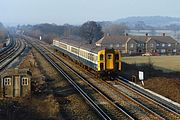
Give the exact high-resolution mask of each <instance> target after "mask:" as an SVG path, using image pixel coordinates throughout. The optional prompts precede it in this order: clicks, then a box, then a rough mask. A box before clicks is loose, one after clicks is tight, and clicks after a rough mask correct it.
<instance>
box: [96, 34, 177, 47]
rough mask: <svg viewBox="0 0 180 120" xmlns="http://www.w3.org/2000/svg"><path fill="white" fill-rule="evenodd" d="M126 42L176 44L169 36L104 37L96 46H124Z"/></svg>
mask: <svg viewBox="0 0 180 120" xmlns="http://www.w3.org/2000/svg"><path fill="white" fill-rule="evenodd" d="M128 40H134V41H136V42H137V43H145V42H147V41H148V40H154V41H156V42H160V43H177V41H176V40H175V39H173V38H172V37H170V36H111V35H109V36H104V37H103V38H102V39H100V40H99V41H97V42H96V44H102V45H106V44H118V43H121V44H125V43H126V42H127V41H128Z"/></svg>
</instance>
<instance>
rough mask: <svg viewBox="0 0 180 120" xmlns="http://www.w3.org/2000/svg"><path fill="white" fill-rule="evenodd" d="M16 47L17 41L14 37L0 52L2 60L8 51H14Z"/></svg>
mask: <svg viewBox="0 0 180 120" xmlns="http://www.w3.org/2000/svg"><path fill="white" fill-rule="evenodd" d="M15 45H16V41H15V40H14V38H13V37H11V39H10V43H9V44H8V45H7V46H6V47H5V48H2V49H1V50H0V60H1V59H2V58H3V57H4V55H5V53H7V52H8V51H10V50H12V49H13V48H14V47H15Z"/></svg>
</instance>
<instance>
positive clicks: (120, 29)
mask: <svg viewBox="0 0 180 120" xmlns="http://www.w3.org/2000/svg"><path fill="white" fill-rule="evenodd" d="M17 29H20V30H21V31H23V33H24V34H26V35H29V36H32V37H35V38H39V36H42V38H43V40H44V41H46V42H47V43H50V44H51V43H52V39H54V38H61V37H70V36H78V37H80V38H82V40H85V41H88V42H89V44H92V43H95V42H96V41H97V40H99V39H101V38H102V37H103V36H104V35H105V34H107V33H109V34H112V35H124V33H125V31H126V30H127V29H128V28H127V26H126V25H125V24H120V25H117V24H109V25H103V24H102V23H100V22H95V21H87V22H85V23H84V24H82V25H79V26H75V25H69V24H64V25H56V24H47V23H46V24H38V25H33V26H32V25H23V26H18V27H17Z"/></svg>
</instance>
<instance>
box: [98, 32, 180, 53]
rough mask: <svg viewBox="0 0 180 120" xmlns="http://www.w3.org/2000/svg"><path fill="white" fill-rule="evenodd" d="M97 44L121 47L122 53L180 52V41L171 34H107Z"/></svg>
mask: <svg viewBox="0 0 180 120" xmlns="http://www.w3.org/2000/svg"><path fill="white" fill-rule="evenodd" d="M96 46H101V47H107V48H115V49H120V50H121V52H122V54H142V53H146V52H150V53H159V54H179V53H180V51H179V49H180V48H179V43H178V42H177V41H176V40H174V39H173V38H172V37H170V36H165V34H163V36H148V34H146V36H128V35H127V36H111V35H105V36H104V37H103V38H102V39H100V40H99V41H97V42H96Z"/></svg>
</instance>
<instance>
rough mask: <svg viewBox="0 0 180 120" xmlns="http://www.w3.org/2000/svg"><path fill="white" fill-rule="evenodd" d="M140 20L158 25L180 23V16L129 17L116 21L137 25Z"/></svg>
mask: <svg viewBox="0 0 180 120" xmlns="http://www.w3.org/2000/svg"><path fill="white" fill-rule="evenodd" d="M139 21H143V22H144V23H145V24H146V25H149V26H153V27H158V26H168V25H171V24H177V25H180V18H176V17H163V16H149V17H146V16H143V17H139V16H137V17H127V18H122V19H118V20H116V21H115V23H127V24H128V25H135V24H137V23H138V22H139Z"/></svg>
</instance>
